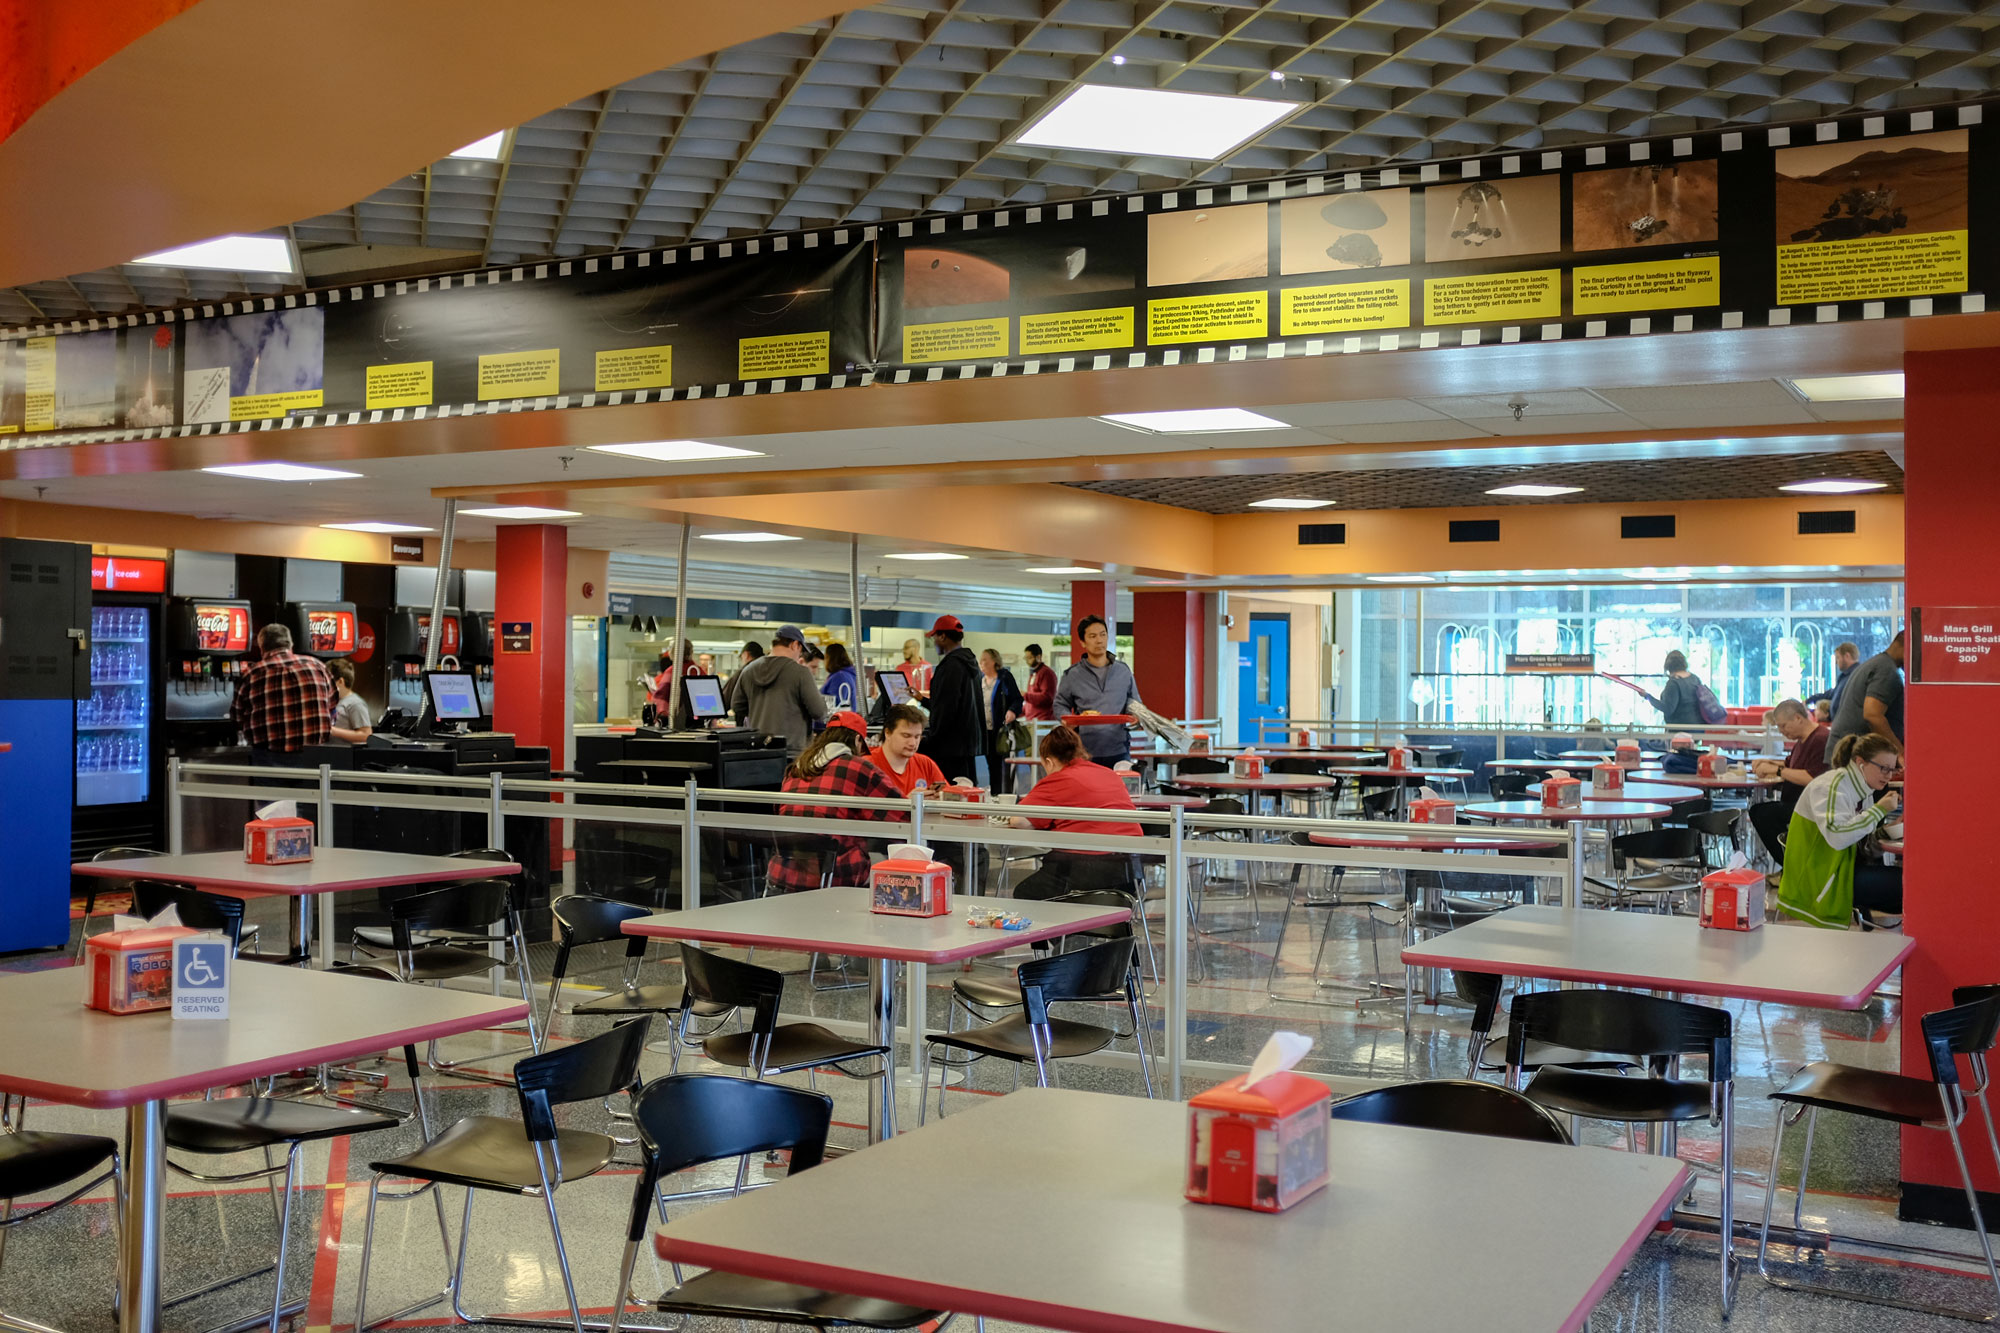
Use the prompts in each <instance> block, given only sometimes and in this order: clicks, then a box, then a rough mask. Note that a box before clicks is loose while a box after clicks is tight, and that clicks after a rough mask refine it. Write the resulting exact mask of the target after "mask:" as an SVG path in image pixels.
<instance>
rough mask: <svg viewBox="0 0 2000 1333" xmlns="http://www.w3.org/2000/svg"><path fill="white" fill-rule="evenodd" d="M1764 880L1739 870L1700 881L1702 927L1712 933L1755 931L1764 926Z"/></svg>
mask: <svg viewBox="0 0 2000 1333" xmlns="http://www.w3.org/2000/svg"><path fill="white" fill-rule="evenodd" d="M1764 884H1765V880H1764V876H1763V875H1762V874H1760V873H1758V872H1757V871H1755V870H1750V869H1747V868H1744V867H1738V868H1736V869H1734V870H1716V871H1712V872H1710V873H1709V874H1706V875H1703V876H1702V877H1701V924H1702V925H1704V926H1707V927H1709V928H1710V929H1711V930H1758V929H1761V928H1762V927H1763V925H1764Z"/></svg>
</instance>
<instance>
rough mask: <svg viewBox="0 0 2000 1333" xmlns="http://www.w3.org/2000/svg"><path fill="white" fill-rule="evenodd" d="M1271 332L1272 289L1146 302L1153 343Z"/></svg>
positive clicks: (1224, 339) (1148, 333) (1149, 337)
mask: <svg viewBox="0 0 2000 1333" xmlns="http://www.w3.org/2000/svg"><path fill="white" fill-rule="evenodd" d="M1270 331H1271V294H1270V293H1269V292H1217V293H1216V294H1215V295H1213V296H1170V297H1168V298H1166V299H1165V300H1161V301H1148V302H1146V341H1147V342H1149V343H1154V344H1159V343H1212V342H1228V341H1230V340H1231V339H1234V338H1262V337H1266V336H1267V335H1269V333H1270Z"/></svg>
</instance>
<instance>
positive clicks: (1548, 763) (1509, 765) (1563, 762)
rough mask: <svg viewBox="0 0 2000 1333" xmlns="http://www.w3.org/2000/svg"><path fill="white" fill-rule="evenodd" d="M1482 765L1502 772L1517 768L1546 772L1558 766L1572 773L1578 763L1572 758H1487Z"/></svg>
mask: <svg viewBox="0 0 2000 1333" xmlns="http://www.w3.org/2000/svg"><path fill="white" fill-rule="evenodd" d="M1482 767H1485V768H1491V769H1495V770H1499V771H1503V772H1504V771H1506V770H1508V769H1519V770H1521V771H1523V772H1529V773H1546V772H1549V771H1550V770H1552V769H1558V768H1560V769H1563V770H1565V771H1567V772H1571V773H1574V772H1576V770H1577V767H1578V763H1577V761H1576V760H1573V759H1488V760H1487V761H1486V762H1485V764H1484V765H1482Z"/></svg>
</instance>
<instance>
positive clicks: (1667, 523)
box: [1618, 514, 1674, 541]
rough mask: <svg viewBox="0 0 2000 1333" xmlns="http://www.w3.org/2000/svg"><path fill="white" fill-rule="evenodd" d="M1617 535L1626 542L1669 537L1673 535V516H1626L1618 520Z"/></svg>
mask: <svg viewBox="0 0 2000 1333" xmlns="http://www.w3.org/2000/svg"><path fill="white" fill-rule="evenodd" d="M1618 535H1619V536H1620V537H1623V538H1624V539H1625V540H1626V541H1631V540H1633V539H1634V538H1640V537H1671V536H1673V535H1674V516H1673V515H1672V514H1627V515H1625V517H1623V518H1621V519H1619V520H1618Z"/></svg>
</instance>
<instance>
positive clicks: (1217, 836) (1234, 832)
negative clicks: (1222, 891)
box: [1188, 796, 1264, 935]
mask: <svg viewBox="0 0 2000 1333" xmlns="http://www.w3.org/2000/svg"><path fill="white" fill-rule="evenodd" d="M1201 812H1202V813H1203V814H1204V815H1243V814H1248V813H1249V811H1248V810H1247V808H1246V807H1245V806H1244V804H1243V802H1242V801H1240V800H1238V799H1236V798H1235V797H1234V796H1218V797H1216V798H1214V799H1213V800H1211V801H1210V802H1209V803H1208V804H1207V805H1205V806H1203V807H1202V811H1201ZM1200 833H1201V836H1202V837H1204V838H1209V839H1214V840H1216V841H1220V842H1241V843H1251V842H1255V841H1256V840H1257V837H1256V833H1255V831H1254V830H1252V829H1249V828H1230V827H1228V826H1226V825H1225V826H1223V827H1221V828H1204V829H1202V830H1200ZM1239 864H1241V865H1242V866H1243V896H1244V898H1246V899H1247V900H1248V901H1249V904H1250V923H1249V925H1247V926H1211V927H1209V928H1207V929H1203V928H1202V925H1201V909H1202V904H1203V902H1204V901H1205V900H1206V899H1207V897H1208V883H1209V877H1208V874H1207V872H1206V870H1204V871H1203V873H1201V874H1198V875H1194V876H1192V877H1191V883H1190V885H1189V887H1190V888H1191V889H1192V890H1193V892H1191V893H1190V894H1189V895H1188V915H1189V919H1190V921H1192V922H1193V924H1194V927H1195V930H1196V931H1197V932H1198V933H1199V934H1203V935H1226V934H1231V933H1234V932H1236V931H1240V930H1255V929H1257V928H1258V927H1259V926H1261V925H1263V924H1264V917H1263V913H1262V912H1260V911H1259V910H1258V906H1257V867H1258V866H1259V865H1260V864H1261V862H1257V861H1245V862H1240V863H1239ZM1230 896H1231V897H1234V896H1235V895H1233V894H1232V895H1230Z"/></svg>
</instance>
